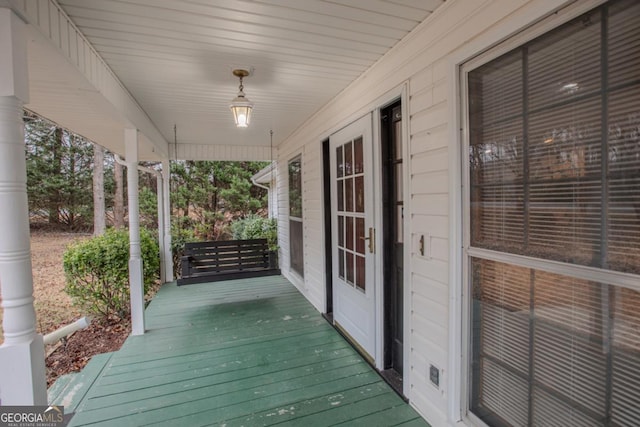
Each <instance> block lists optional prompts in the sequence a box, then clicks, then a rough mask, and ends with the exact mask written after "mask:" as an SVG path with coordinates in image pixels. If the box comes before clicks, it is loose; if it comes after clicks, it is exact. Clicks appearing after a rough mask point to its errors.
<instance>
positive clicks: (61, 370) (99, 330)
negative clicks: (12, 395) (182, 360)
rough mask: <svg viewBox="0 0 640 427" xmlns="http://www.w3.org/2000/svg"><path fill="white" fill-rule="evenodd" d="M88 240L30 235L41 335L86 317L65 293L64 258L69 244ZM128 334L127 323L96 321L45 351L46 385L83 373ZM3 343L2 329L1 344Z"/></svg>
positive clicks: (52, 234)
mask: <svg viewBox="0 0 640 427" xmlns="http://www.w3.org/2000/svg"><path fill="white" fill-rule="evenodd" d="M88 237H90V235H88V234H78V233H61V232H49V231H42V230H35V231H32V232H31V259H32V265H33V287H34V291H33V294H34V297H35V308H36V319H37V320H36V322H37V325H36V327H37V331H38V333H41V334H42V335H46V334H47V333H49V332H52V331H54V330H56V329H58V328H59V327H61V326H64V325H67V324H69V323H71V322H73V321H75V320H77V319H79V318H80V317H82V316H84V315H85V313H82V312H80V310H78V309H77V308H76V307H74V306H73V304H72V301H71V298H69V296H68V295H67V294H66V293H65V292H64V285H65V278H64V271H63V268H62V256H63V254H64V251H65V249H66V247H67V246H68V245H69V244H70V243H72V242H74V241H77V240H80V239H86V238H88ZM0 320H2V312H1V311H0ZM0 325H1V323H0ZM129 331H130V326H129V323H128V322H123V321H115V319H111V320H109V321H105V322H96V321H94V322H92V324H91V325H90V326H89V327H88V328H87V329H85V330H83V331H79V332H76V333H75V334H73V335H71V336H70V337H69V338H68V339H66V340H65V341H61V342H58V344H57V345H54V346H49V347H48V348H46V349H45V354H47V355H48V356H47V358H46V365H47V384H48V385H51V384H52V383H53V382H54V381H55V379H56V378H57V377H58V376H60V375H63V374H66V373H68V372H73V371H79V370H81V369H82V368H83V367H84V366H85V365H86V364H87V362H88V361H89V359H91V356H93V355H95V354H98V353H105V352H109V351H115V350H118V349H119V348H120V346H122V343H123V342H124V340H125V339H126V337H127V336H128V335H129ZM2 341H3V335H2V327H1V326H0V343H2Z"/></svg>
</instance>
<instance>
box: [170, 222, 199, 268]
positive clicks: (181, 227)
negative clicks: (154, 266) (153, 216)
mask: <svg viewBox="0 0 640 427" xmlns="http://www.w3.org/2000/svg"><path fill="white" fill-rule="evenodd" d="M185 223H186V224H187V225H185ZM189 223H190V221H189V219H188V218H175V217H174V218H172V219H171V255H172V257H173V275H174V276H175V277H180V273H181V271H180V268H181V265H180V258H182V254H184V244H185V243H187V242H196V241H198V238H197V237H196V233H195V230H194V229H193V228H191V227H190V226H188V224H189Z"/></svg>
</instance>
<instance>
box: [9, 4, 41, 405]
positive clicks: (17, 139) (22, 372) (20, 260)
mask: <svg viewBox="0 0 640 427" xmlns="http://www.w3.org/2000/svg"><path fill="white" fill-rule="evenodd" d="M24 27H25V26H24V23H23V22H22V21H21V20H20V19H19V18H18V17H17V16H16V15H15V14H14V13H13V12H11V11H10V10H9V9H6V8H0V295H1V296H2V307H3V309H4V319H3V323H2V326H3V328H4V343H3V344H2V346H0V404H2V405H46V404H47V384H46V375H45V366H44V344H43V343H42V336H41V335H39V334H36V313H35V310H34V307H33V275H32V272H31V246H30V240H29V208H28V204H27V168H26V160H25V155H24V150H25V146H24V124H23V121H22V115H23V113H22V106H23V104H24V103H26V102H28V101H29V99H28V93H29V87H28V77H27V75H28V74H27V44H26V38H25V28H24Z"/></svg>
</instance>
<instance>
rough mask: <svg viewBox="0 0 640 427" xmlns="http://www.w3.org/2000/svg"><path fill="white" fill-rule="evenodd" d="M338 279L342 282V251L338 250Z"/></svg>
mask: <svg viewBox="0 0 640 427" xmlns="http://www.w3.org/2000/svg"><path fill="white" fill-rule="evenodd" d="M338 277H340V278H341V279H342V280H344V251H343V250H342V249H339V250H338Z"/></svg>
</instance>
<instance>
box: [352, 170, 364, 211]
mask: <svg viewBox="0 0 640 427" xmlns="http://www.w3.org/2000/svg"><path fill="white" fill-rule="evenodd" d="M354 183H355V187H356V188H355V198H356V212H364V177H363V176H357V177H355V178H354Z"/></svg>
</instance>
